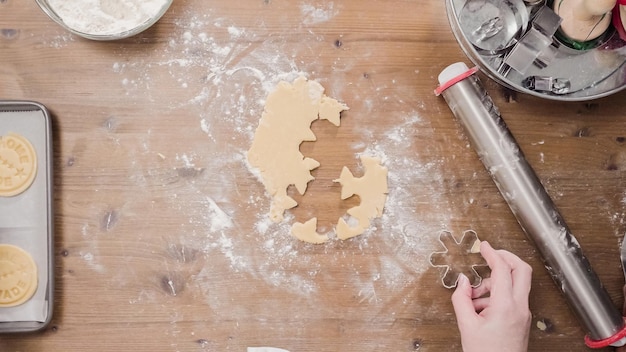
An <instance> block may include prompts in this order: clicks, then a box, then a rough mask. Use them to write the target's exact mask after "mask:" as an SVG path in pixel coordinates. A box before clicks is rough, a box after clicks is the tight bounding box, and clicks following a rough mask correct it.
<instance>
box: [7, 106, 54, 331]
mask: <svg viewBox="0 0 626 352" xmlns="http://www.w3.org/2000/svg"><path fill="white" fill-rule="evenodd" d="M24 141H27V142H24ZM29 148H32V149H29ZM31 153H34V155H35V157H34V158H32V159H31V163H26V161H27V160H28V158H29V156H30V155H31ZM52 169H53V164H52V131H51V118H50V114H49V113H48V110H47V109H46V108H45V107H44V106H43V105H41V104H39V103H36V102H32V101H0V179H2V178H3V179H2V180H1V181H0V182H3V183H0V332H1V333H4V332H30V331H37V330H40V329H43V328H44V327H46V326H47V325H48V324H49V323H50V320H51V319H52V311H53V302H54V297H53V296H54V225H53V219H54V218H53V214H54V212H53V197H52V188H53V181H52V177H53V170H52ZM15 170H21V171H15ZM29 170H30V171H29ZM18 173H20V174H21V175H25V174H26V175H28V176H17V174H18ZM20 177H22V178H20ZM11 178H12V179H11ZM26 178H29V184H26V182H24V181H22V180H24V179H26ZM20 183H22V184H21V186H20V187H19V188H21V189H14V188H15V187H17V186H16V185H19V184H20ZM11 187H14V188H11ZM9 247H10V248H9ZM16 248H17V249H21V251H17V252H16V251H14V249H16ZM24 253H27V254H26V255H23V254H24ZM28 255H30V257H31V259H32V260H26V259H25V258H28ZM24 263H26V264H24ZM29 263H31V264H32V265H31V264H29ZM33 265H34V266H35V267H36V269H34V270H31V269H32V266H33ZM33 272H35V273H33ZM11 277H13V278H14V280H13V281H11V279H10V278H11ZM16 277H17V278H16ZM3 280H4V282H3ZM25 281H26V282H28V286H27V285H26V284H24V282H25ZM18 282H19V284H18ZM35 282H36V285H34V283H35ZM24 287H28V289H25V288H24ZM25 292H28V294H25ZM13 298H15V299H14V300H12V299H13ZM20 300H22V301H23V302H20Z"/></svg>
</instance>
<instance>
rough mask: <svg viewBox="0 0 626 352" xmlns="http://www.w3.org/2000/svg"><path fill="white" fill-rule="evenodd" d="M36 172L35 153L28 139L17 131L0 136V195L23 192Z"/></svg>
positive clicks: (12, 194)
mask: <svg viewBox="0 0 626 352" xmlns="http://www.w3.org/2000/svg"><path fill="white" fill-rule="evenodd" d="M36 173H37V155H36V154H35V148H33V145H32V144H30V142H29V141H28V139H26V138H24V137H23V136H21V135H19V134H17V133H9V134H8V135H6V136H0V197H12V196H15V195H18V194H20V193H22V192H24V191H25V190H26V189H28V187H30V185H31V184H32V183H33V180H34V179H35V175H36Z"/></svg>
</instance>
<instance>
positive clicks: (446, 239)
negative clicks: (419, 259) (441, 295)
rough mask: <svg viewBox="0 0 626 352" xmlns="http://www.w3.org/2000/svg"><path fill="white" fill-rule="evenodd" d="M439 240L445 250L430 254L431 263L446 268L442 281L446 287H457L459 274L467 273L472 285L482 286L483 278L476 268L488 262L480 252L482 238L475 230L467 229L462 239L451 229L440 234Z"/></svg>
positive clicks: (484, 265)
mask: <svg viewBox="0 0 626 352" xmlns="http://www.w3.org/2000/svg"><path fill="white" fill-rule="evenodd" d="M439 242H440V243H441V244H442V246H443V247H444V249H445V250H444V251H440V252H433V253H431V255H430V258H429V261H430V265H432V266H433V267H436V268H445V271H444V272H443V275H442V277H441V283H442V284H443V286H444V287H445V288H455V287H456V284H457V282H458V281H459V275H460V274H465V276H467V278H468V279H469V280H470V283H471V284H472V287H477V286H480V283H481V282H482V280H483V278H482V276H481V275H480V274H479V273H478V271H477V270H476V269H477V268H479V267H486V266H487V262H486V261H485V259H484V258H483V257H482V256H481V254H480V239H478V235H477V234H476V232H475V231H473V230H466V231H464V232H463V236H462V237H461V240H460V241H457V240H456V238H455V237H454V235H452V233H451V232H449V231H442V232H441V233H440V234H439Z"/></svg>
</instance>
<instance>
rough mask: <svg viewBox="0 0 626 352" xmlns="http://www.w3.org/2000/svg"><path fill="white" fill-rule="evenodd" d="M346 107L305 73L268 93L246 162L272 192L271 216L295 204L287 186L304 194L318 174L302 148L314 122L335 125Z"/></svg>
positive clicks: (280, 215)
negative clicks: (312, 173) (288, 193)
mask: <svg viewBox="0 0 626 352" xmlns="http://www.w3.org/2000/svg"><path fill="white" fill-rule="evenodd" d="M347 109H348V107H347V106H346V105H344V104H342V103H339V102H338V101H337V100H335V99H332V98H329V97H327V96H326V95H324V87H322V86H321V85H320V84H319V83H317V82H315V81H309V80H307V79H306V78H305V77H299V78H298V79H296V80H295V81H294V82H293V84H290V83H287V82H280V83H279V84H278V87H277V88H276V90H275V91H273V92H272V93H270V95H269V96H268V97H267V102H266V104H265V110H264V111H263V114H262V115H261V120H260V121H259V127H257V129H256V132H255V133H254V140H253V141H252V146H251V147H250V150H249V151H248V155H247V156H248V162H249V163H250V165H251V166H253V167H254V168H256V169H258V170H259V172H260V177H261V181H262V182H263V185H264V186H265V189H266V190H267V192H268V193H269V194H270V196H271V197H272V203H271V206H270V218H271V219H272V220H273V221H274V222H280V221H282V220H283V213H284V212H285V210H287V209H291V208H293V207H295V206H296V205H297V203H296V201H295V200H294V199H293V198H291V197H289V196H288V195H287V188H288V187H289V186H290V185H295V186H296V189H297V190H298V192H299V193H300V194H304V192H305V191H306V188H307V184H308V183H309V181H311V180H313V179H314V177H313V176H312V175H311V170H313V169H315V168H317V167H318V166H319V165H320V164H319V162H317V161H316V160H314V159H312V158H305V157H304V155H302V153H300V144H301V143H302V142H304V141H315V140H316V139H317V138H316V137H315V134H314V133H313V131H312V130H311V123H313V121H315V120H317V119H318V118H319V119H326V120H328V121H330V122H331V123H333V124H334V125H336V126H339V123H340V120H339V119H340V113H341V111H343V110H347Z"/></svg>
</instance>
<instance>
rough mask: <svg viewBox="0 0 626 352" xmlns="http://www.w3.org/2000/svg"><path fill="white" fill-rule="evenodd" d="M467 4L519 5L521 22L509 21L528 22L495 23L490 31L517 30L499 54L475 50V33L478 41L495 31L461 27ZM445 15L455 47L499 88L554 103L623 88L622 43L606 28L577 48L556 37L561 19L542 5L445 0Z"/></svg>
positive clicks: (486, 26) (519, 0) (625, 51)
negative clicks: (602, 33) (522, 21)
mask: <svg viewBox="0 0 626 352" xmlns="http://www.w3.org/2000/svg"><path fill="white" fill-rule="evenodd" d="M471 2H477V3H479V2H480V3H502V4H504V3H510V4H514V5H515V6H512V8H516V9H517V8H518V7H519V5H520V4H522V6H524V7H525V9H526V11H527V17H525V16H523V14H522V15H521V16H515V17H514V18H515V21H518V20H519V18H524V19H527V20H528V23H527V24H526V23H521V26H520V24H519V23H514V24H511V23H507V22H504V23H499V24H497V27H495V29H496V30H497V29H499V28H505V29H506V28H510V27H513V28H518V27H519V28H522V30H521V31H520V33H518V34H517V35H515V36H514V37H513V38H510V40H509V42H507V43H503V44H506V45H503V47H502V48H501V50H500V49H499V50H485V47H481V45H477V42H476V33H477V31H478V32H480V31H485V33H486V34H483V35H482V36H481V38H482V37H485V38H490V36H491V35H494V34H493V32H494V31H496V30H492V29H493V28H492V27H494V26H496V23H495V22H494V21H492V22H485V23H483V24H479V25H476V24H475V23H474V24H472V26H474V27H476V28H468V25H467V23H469V22H465V23H464V22H463V18H467V15H466V14H464V13H463V11H466V9H467V8H468V7H470V6H468V4H469V3H471ZM548 2H550V1H549V0H548ZM470 8H471V7H470ZM473 8H474V9H476V8H479V9H482V8H485V9H487V8H488V6H483V5H482V4H479V5H477V6H473ZM446 10H447V13H448V19H449V21H450V26H451V28H452V31H453V33H454V35H455V37H456V39H457V42H458V43H459V45H460V46H461V48H462V49H463V51H464V52H465V54H466V55H467V56H468V58H469V59H470V60H471V61H472V62H473V63H474V64H475V65H476V66H478V67H479V68H480V69H481V71H483V72H484V73H485V74H486V75H487V76H488V77H489V78H491V79H493V80H495V81H496V82H498V83H500V84H501V85H503V86H505V87H508V88H510V89H513V90H516V91H518V92H522V93H526V94H530V95H533V96H537V97H540V98H545V99H551V100H558V101H587V100H593V99H597V98H601V97H605V96H608V95H611V94H614V93H616V92H619V91H621V90H622V89H624V88H626V42H624V41H623V40H622V39H621V38H620V37H619V35H618V34H617V33H616V32H615V31H614V30H612V29H609V30H608V31H607V32H606V33H604V35H603V36H601V37H600V38H598V39H596V40H595V41H593V42H587V43H584V44H585V45H584V46H581V45H575V44H580V43H574V44H572V43H571V42H568V41H567V39H564V38H563V36H560V34H559V27H560V23H561V22H560V21H561V19H560V17H559V16H558V15H557V14H555V13H554V12H553V11H552V9H551V8H550V6H548V5H547V4H546V1H530V0H526V1H524V0H498V1H497V2H493V1H491V0H446ZM507 11H508V10H507ZM493 16H494V17H493V18H495V17H498V18H505V17H502V16H498V15H493ZM508 18H513V17H511V16H509V17H508ZM470 22H471V21H470ZM490 30H492V31H491V32H490ZM494 37H495V35H494ZM507 38H508V37H507Z"/></svg>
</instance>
